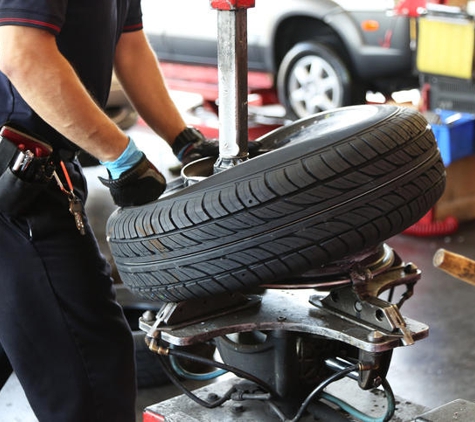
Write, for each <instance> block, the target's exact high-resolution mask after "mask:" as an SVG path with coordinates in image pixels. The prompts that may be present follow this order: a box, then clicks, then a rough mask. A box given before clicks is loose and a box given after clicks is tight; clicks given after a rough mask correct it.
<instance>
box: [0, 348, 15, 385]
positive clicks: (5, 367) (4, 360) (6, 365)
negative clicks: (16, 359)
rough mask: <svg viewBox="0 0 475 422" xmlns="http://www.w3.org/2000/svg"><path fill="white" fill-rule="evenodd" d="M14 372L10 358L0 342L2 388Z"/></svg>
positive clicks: (0, 380) (0, 381) (0, 382)
mask: <svg viewBox="0 0 475 422" xmlns="http://www.w3.org/2000/svg"><path fill="white" fill-rule="evenodd" d="M12 372H13V369H12V366H11V364H10V361H9V359H8V356H7V354H6V353H5V350H3V347H2V345H1V344H0V390H1V389H2V388H3V386H4V385H5V383H6V382H7V381H8V378H10V375H11V374H12Z"/></svg>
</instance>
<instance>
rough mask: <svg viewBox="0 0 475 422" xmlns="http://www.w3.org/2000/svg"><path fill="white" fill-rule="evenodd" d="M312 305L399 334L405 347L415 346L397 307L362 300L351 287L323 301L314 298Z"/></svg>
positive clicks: (369, 298)
mask: <svg viewBox="0 0 475 422" xmlns="http://www.w3.org/2000/svg"><path fill="white" fill-rule="evenodd" d="M310 303H312V304H313V305H315V306H318V307H322V308H324V309H327V310H329V311H331V312H333V313H336V314H338V315H341V316H342V317H346V318H350V319H351V320H356V321H361V322H364V323H367V324H370V325H372V326H374V327H375V328H377V329H381V330H384V331H386V332H390V333H394V332H399V333H400V334H401V336H402V338H401V340H402V342H403V344H404V345H405V346H408V345H411V344H414V338H413V337H412V334H411V332H410V330H409V329H408V327H407V324H406V322H405V320H404V318H403V316H402V315H401V313H400V312H399V309H398V307H397V306H396V305H393V304H391V303H388V302H386V301H384V300H382V299H379V298H377V297H365V298H364V299H362V298H361V297H360V296H359V295H358V294H357V293H356V292H355V291H354V290H353V288H352V287H351V286H347V287H341V288H337V289H333V290H332V291H331V292H330V294H329V295H328V296H326V297H325V298H324V299H322V300H320V299H319V298H318V297H317V296H312V297H311V298H310Z"/></svg>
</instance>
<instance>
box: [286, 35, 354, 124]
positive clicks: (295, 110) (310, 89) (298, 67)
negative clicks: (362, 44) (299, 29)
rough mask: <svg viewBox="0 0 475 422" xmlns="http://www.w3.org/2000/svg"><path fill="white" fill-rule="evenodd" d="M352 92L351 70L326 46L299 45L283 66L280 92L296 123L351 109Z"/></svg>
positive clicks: (307, 43)
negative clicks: (336, 109)
mask: <svg viewBox="0 0 475 422" xmlns="http://www.w3.org/2000/svg"><path fill="white" fill-rule="evenodd" d="M351 90H352V87H351V78H350V73H349V71H348V68H347V67H346V65H345V64H344V62H343V61H342V60H341V59H340V58H339V57H338V55H337V54H336V53H335V52H334V51H333V50H332V49H331V48H330V47H327V46H325V45H322V44H319V43H316V42H303V43H299V44H297V45H295V46H294V47H293V48H292V49H291V50H290V51H289V52H288V53H287V54H286V55H285V57H284V59H283V60H282V63H281V64H280V67H279V71H278V75H277V92H278V95H279V100H280V102H281V103H282V105H283V106H284V107H285V108H286V110H287V113H288V116H289V117H290V118H292V119H296V118H297V119H299V118H302V117H306V116H309V115H311V114H315V113H318V112H320V111H326V110H331V109H335V108H338V107H342V106H346V105H349V104H350V103H351V99H352V93H351Z"/></svg>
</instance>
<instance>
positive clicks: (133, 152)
mask: <svg viewBox="0 0 475 422" xmlns="http://www.w3.org/2000/svg"><path fill="white" fill-rule="evenodd" d="M101 164H103V165H104V166H105V167H106V168H107V171H108V173H109V179H104V178H102V177H99V180H100V181H101V182H102V183H103V184H104V185H105V186H107V187H108V188H109V190H110V192H111V195H112V199H113V200H114V203H115V204H116V205H118V206H119V207H130V206H137V205H143V204H146V203H147V202H152V201H154V200H156V199H157V198H158V197H159V196H160V195H161V194H162V193H163V192H164V191H165V188H166V186H167V183H166V180H165V177H164V176H163V175H162V173H160V172H159V171H158V170H157V169H156V167H155V166H154V165H153V164H152V163H151V162H150V161H149V160H148V159H147V157H146V156H145V154H144V153H143V152H142V151H140V150H138V149H137V147H136V146H135V144H134V143H133V141H132V140H130V141H129V145H128V146H127V148H126V150H125V151H124V152H123V153H122V155H121V156H120V157H119V158H118V159H117V160H116V161H111V162H101Z"/></svg>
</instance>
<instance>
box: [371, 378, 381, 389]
mask: <svg viewBox="0 0 475 422" xmlns="http://www.w3.org/2000/svg"><path fill="white" fill-rule="evenodd" d="M382 383H383V380H382V379H381V377H376V378H375V379H374V380H373V387H375V388H377V387H379V386H380V385H381V384H382Z"/></svg>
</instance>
